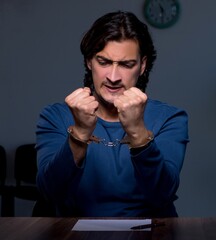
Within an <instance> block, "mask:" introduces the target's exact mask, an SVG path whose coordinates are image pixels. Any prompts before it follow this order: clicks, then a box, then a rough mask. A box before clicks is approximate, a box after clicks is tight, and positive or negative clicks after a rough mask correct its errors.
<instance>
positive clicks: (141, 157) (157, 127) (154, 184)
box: [131, 106, 188, 207]
mask: <svg viewBox="0 0 216 240" xmlns="http://www.w3.org/2000/svg"><path fill="white" fill-rule="evenodd" d="M164 112H165V113H166V114H164ZM156 118H157V121H155V119H152V122H155V124H154V125H153V126H151V127H152V130H153V132H154V135H155V139H154V141H152V142H151V144H150V146H149V147H147V148H146V149H144V150H142V149H141V150H139V149H137V150H136V149H132V150H131V157H132V161H133V164H134V167H135V169H136V174H137V177H138V179H139V180H140V184H142V185H145V188H143V191H145V193H144V194H145V196H148V199H146V200H147V201H148V202H149V203H150V204H151V205H153V206H154V207H162V206H163V205H165V204H168V203H170V202H172V201H173V200H174V198H175V194H176V191H177V189H178V186H179V175H180V171H181V168H182V165H183V161H184V155H185V150H186V145H187V142H188V117H187V114H186V113H185V112H184V111H180V110H177V109H175V108H172V107H167V106H165V107H164V109H163V111H161V115H159V116H157V117H156ZM156 122H157V123H158V122H159V124H156Z"/></svg>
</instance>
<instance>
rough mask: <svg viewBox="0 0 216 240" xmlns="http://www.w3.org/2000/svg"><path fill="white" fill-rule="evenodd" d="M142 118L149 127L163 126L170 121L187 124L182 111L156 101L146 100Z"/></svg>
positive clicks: (184, 113) (185, 116)
mask: <svg viewBox="0 0 216 240" xmlns="http://www.w3.org/2000/svg"><path fill="white" fill-rule="evenodd" d="M144 118H145V120H146V122H147V123H148V124H150V125H154V124H164V123H165V122H167V121H170V120H176V121H184V122H187V119H188V115H187V113H186V111H185V110H184V109H181V108H178V107H176V106H172V105H170V104H168V103H165V102H161V101H158V100H153V99H148V102H147V105H146V109H145V114H144Z"/></svg>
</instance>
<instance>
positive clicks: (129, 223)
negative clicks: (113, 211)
mask: <svg viewBox="0 0 216 240" xmlns="http://www.w3.org/2000/svg"><path fill="white" fill-rule="evenodd" d="M151 222H152V221H151V219H113V220H109V219H80V220H78V221H77V223H76V224H75V225H74V227H73V228H72V231H131V227H133V226H138V225H144V224H151ZM144 230H145V231H149V230H150V228H147V229H144Z"/></svg>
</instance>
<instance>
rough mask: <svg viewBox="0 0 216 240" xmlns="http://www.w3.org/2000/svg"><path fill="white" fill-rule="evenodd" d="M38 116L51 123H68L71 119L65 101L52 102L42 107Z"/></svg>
mask: <svg viewBox="0 0 216 240" xmlns="http://www.w3.org/2000/svg"><path fill="white" fill-rule="evenodd" d="M40 118H42V119H46V120H48V121H49V122H53V123H54V122H56V123H57V122H64V123H65V124H67V125H68V124H69V123H70V122H71V121H72V114H71V112H70V109H69V107H68V106H67V104H66V103H53V104H49V105H47V106H45V107H44V108H43V109H42V111H41V113H40Z"/></svg>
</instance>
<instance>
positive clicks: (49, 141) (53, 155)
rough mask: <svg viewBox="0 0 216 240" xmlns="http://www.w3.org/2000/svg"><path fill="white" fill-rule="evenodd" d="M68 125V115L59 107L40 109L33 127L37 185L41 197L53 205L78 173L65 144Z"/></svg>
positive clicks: (64, 106) (59, 105) (68, 147)
mask: <svg viewBox="0 0 216 240" xmlns="http://www.w3.org/2000/svg"><path fill="white" fill-rule="evenodd" d="M71 124H73V119H72V117H71V113H70V111H69V109H68V107H67V106H66V105H61V104H55V105H53V106H48V107H46V108H45V109H43V111H42V112H41V114H40V116H39V120H38V123H37V129H36V142H37V144H36V149H37V161H38V176H37V184H38V187H39V190H40V191H41V192H42V194H43V195H45V196H46V197H47V198H49V199H55V200H56V201H58V198H62V194H64V192H65V190H66V188H67V184H68V182H69V181H70V179H71V178H72V177H73V176H75V175H76V174H77V173H78V172H79V171H81V169H80V168H78V167H77V166H76V165H75V162H74V157H73V154H72V152H71V149H70V145H69V141H68V134H67V127H68V126H69V125H71Z"/></svg>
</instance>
